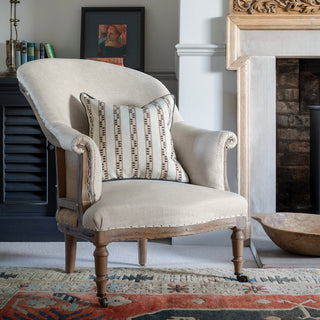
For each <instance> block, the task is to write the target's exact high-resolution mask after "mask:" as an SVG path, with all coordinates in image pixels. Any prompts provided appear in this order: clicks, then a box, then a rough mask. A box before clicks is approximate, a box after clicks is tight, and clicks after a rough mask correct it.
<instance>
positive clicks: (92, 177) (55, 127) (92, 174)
mask: <svg viewBox="0 0 320 320" xmlns="http://www.w3.org/2000/svg"><path fill="white" fill-rule="evenodd" d="M50 131H51V133H52V134H53V135H54V137H55V139H56V140H57V142H58V143H59V147H61V148H62V149H64V150H66V151H71V152H73V153H76V154H78V155H82V154H83V153H84V152H85V151H87V152H86V153H87V162H88V163H87V167H88V175H87V193H88V198H89V201H90V203H94V202H96V201H97V200H99V198H100V196H101V189H102V167H101V158H100V153H99V150H98V147H97V145H96V143H95V142H94V141H93V140H92V139H91V138H90V137H88V136H87V135H84V134H82V133H80V132H79V131H77V130H75V129H73V128H71V127H69V126H67V125H65V124H63V123H52V124H51V128H50Z"/></svg>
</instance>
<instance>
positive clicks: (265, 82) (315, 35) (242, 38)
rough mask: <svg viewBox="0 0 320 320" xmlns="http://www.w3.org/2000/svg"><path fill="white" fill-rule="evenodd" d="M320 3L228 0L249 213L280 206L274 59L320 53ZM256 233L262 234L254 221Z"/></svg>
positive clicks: (241, 181)
mask: <svg viewBox="0 0 320 320" xmlns="http://www.w3.org/2000/svg"><path fill="white" fill-rule="evenodd" d="M319 56H320V4H315V2H312V1H309V0H294V1H292V0H282V1H271V0H270V1H267V0H263V1H262V0H257V1H250V0H230V14H229V16H228V17H227V57H226V61H227V69H228V70H234V71H237V134H238V139H239V142H238V150H237V151H238V154H237V157H238V158H237V178H238V192H239V193H240V194H241V195H242V196H244V197H245V198H247V199H248V202H249V215H248V224H247V230H246V237H247V238H251V233H250V230H251V223H250V220H251V219H250V217H251V215H255V214H258V213H268V212H275V211H276V60H277V58H296V59H298V58H305V59H306V58H307V59H309V58H319ZM252 232H253V235H257V236H259V235H260V232H262V231H261V229H260V228H259V225H258V224H253V228H252Z"/></svg>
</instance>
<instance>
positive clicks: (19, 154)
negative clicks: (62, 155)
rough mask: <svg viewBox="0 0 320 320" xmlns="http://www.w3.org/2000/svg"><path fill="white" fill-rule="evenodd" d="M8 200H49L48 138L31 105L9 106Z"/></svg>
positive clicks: (5, 115) (6, 117) (6, 135)
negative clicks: (43, 132) (44, 134)
mask: <svg viewBox="0 0 320 320" xmlns="http://www.w3.org/2000/svg"><path fill="white" fill-rule="evenodd" d="M3 112H4V113H3V122H4V128H3V135H4V139H3V141H4V146H3V154H4V159H3V160H4V171H3V174H4V179H3V181H4V186H3V200H4V203H46V202H47V201H48V199H47V198H48V197H47V177H48V173H47V162H48V161H47V157H48V153H47V141H46V139H45V137H44V136H43V134H42V132H41V129H40V127H39V124H38V122H37V120H36V118H35V116H34V114H33V111H32V110H31V108H30V107H5V108H4V110H3Z"/></svg>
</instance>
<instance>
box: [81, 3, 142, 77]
mask: <svg viewBox="0 0 320 320" xmlns="http://www.w3.org/2000/svg"><path fill="white" fill-rule="evenodd" d="M81 9H82V10H81V42H80V58H81V59H92V60H98V61H103V62H109V63H115V64H119V65H123V66H126V67H129V68H132V69H136V70H139V71H144V45H145V8H144V7H82V8H81Z"/></svg>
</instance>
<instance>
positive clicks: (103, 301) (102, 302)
mask: <svg viewBox="0 0 320 320" xmlns="http://www.w3.org/2000/svg"><path fill="white" fill-rule="evenodd" d="M99 303H100V306H101V307H102V308H107V307H108V301H107V297H100V298H99Z"/></svg>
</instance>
